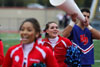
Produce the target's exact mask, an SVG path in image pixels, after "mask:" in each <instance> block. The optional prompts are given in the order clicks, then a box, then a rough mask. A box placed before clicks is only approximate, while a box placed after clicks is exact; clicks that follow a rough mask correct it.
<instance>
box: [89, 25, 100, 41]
mask: <svg viewBox="0 0 100 67" xmlns="http://www.w3.org/2000/svg"><path fill="white" fill-rule="evenodd" d="M88 29H89V30H90V31H91V33H92V38H93V39H98V40H100V31H98V30H96V29H95V28H93V27H92V26H90V25H88Z"/></svg>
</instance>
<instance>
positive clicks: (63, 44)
mask: <svg viewBox="0 0 100 67" xmlns="http://www.w3.org/2000/svg"><path fill="white" fill-rule="evenodd" d="M45 31H46V38H45V39H43V42H44V44H43V45H44V46H47V47H48V48H50V49H51V50H52V51H53V55H54V56H55V57H56V60H57V62H58V64H59V67H67V65H66V64H65V63H64V60H65V58H66V57H65V55H66V51H67V48H68V47H69V46H71V45H72V43H71V41H70V40H69V39H67V38H64V37H61V36H60V35H58V33H59V30H58V25H57V23H56V22H54V21H52V22H48V24H46V27H45Z"/></svg>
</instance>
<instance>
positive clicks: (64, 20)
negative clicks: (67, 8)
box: [63, 13, 70, 28]
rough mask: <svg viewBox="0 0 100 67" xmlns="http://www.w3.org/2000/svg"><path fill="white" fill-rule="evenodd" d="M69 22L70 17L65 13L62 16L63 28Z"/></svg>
mask: <svg viewBox="0 0 100 67" xmlns="http://www.w3.org/2000/svg"><path fill="white" fill-rule="evenodd" d="M69 20H70V16H69V15H68V14H67V13H66V14H65V15H64V16H63V23H64V28H65V27H66V26H67V25H68V23H69Z"/></svg>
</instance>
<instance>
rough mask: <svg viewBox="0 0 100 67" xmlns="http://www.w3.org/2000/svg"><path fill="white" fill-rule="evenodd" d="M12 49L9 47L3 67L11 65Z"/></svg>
mask: <svg viewBox="0 0 100 67" xmlns="http://www.w3.org/2000/svg"><path fill="white" fill-rule="evenodd" d="M10 54H11V49H8V51H7V53H6V56H5V58H4V62H3V67H11V64H12V59H11V57H10Z"/></svg>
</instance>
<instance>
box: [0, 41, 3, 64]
mask: <svg viewBox="0 0 100 67" xmlns="http://www.w3.org/2000/svg"><path fill="white" fill-rule="evenodd" d="M3 60H4V53H3V43H2V41H1V40H0V65H2V64H3Z"/></svg>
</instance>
